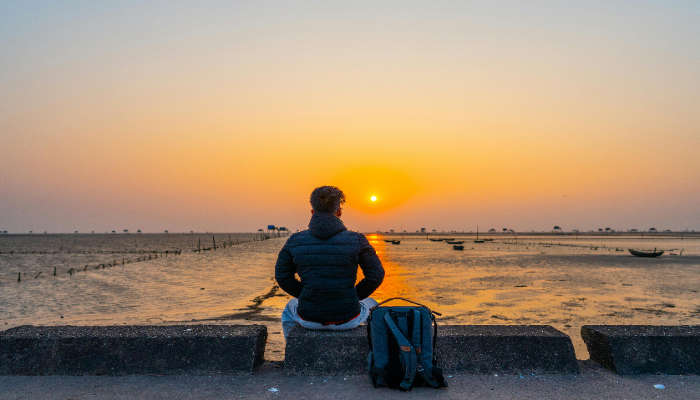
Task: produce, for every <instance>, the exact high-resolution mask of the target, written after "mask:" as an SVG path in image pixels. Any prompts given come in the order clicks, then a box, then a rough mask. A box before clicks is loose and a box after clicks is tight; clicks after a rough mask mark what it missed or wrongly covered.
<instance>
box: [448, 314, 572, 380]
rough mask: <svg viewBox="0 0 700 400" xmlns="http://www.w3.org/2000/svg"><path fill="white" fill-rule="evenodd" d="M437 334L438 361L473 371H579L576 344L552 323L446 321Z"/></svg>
mask: <svg viewBox="0 0 700 400" xmlns="http://www.w3.org/2000/svg"><path fill="white" fill-rule="evenodd" d="M439 331H440V332H439V334H438V351H437V353H438V363H439V364H440V365H441V366H442V367H443V368H444V369H445V370H448V371H463V372H470V373H493V372H501V373H521V374H531V373H534V374H551V373H568V374H572V373H578V363H577V362H576V355H575V354H574V346H573V344H572V343H571V339H570V338H569V336H567V335H566V334H564V333H562V332H560V331H558V330H556V329H554V328H552V327H551V326H549V325H446V326H440V328H439Z"/></svg>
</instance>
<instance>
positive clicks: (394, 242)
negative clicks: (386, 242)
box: [391, 240, 401, 244]
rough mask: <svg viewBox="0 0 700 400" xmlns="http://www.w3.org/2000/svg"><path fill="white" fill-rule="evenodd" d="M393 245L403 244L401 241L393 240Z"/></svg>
mask: <svg viewBox="0 0 700 400" xmlns="http://www.w3.org/2000/svg"><path fill="white" fill-rule="evenodd" d="M391 244H401V241H400V240H392V241H391Z"/></svg>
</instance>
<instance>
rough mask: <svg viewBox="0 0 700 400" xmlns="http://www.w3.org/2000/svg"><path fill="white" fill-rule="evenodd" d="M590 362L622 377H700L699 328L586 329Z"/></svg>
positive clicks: (644, 326)
mask: <svg viewBox="0 0 700 400" xmlns="http://www.w3.org/2000/svg"><path fill="white" fill-rule="evenodd" d="M581 336H582V337H583V340H584V341H585V342H586V346H587V347H588V352H589V353H590V355H591V360H593V361H595V362H597V363H599V364H601V365H602V366H604V367H606V368H608V369H610V370H612V371H615V372H617V373H618V374H621V375H627V374H650V373H664V374H700V325H695V326H651V325H610V326H607V325H606V326H602V325H585V326H583V327H581Z"/></svg>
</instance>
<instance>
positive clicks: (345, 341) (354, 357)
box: [284, 326, 369, 375]
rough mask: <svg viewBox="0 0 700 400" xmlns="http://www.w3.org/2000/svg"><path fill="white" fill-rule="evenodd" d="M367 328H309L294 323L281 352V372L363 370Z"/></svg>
mask: <svg viewBox="0 0 700 400" xmlns="http://www.w3.org/2000/svg"><path fill="white" fill-rule="evenodd" d="M368 353H369V344H368V343H367V327H366V326H360V327H359V328H355V329H352V330H349V331H312V330H308V329H305V328H302V327H300V326H295V327H294V328H292V330H291V331H290V332H289V337H287V344H286V347H285V352H284V369H285V372H287V373H291V374H296V375H338V374H364V373H367V354H368Z"/></svg>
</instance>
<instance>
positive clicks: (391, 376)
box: [367, 297, 447, 390]
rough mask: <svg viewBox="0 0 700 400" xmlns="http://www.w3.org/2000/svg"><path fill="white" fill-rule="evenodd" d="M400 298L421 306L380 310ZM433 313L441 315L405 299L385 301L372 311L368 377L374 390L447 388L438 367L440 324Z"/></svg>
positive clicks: (370, 317) (369, 324)
mask: <svg viewBox="0 0 700 400" xmlns="http://www.w3.org/2000/svg"><path fill="white" fill-rule="evenodd" d="M397 299H400V300H404V301H407V302H409V303H413V304H415V305H417V306H418V307H414V306H396V307H387V306H384V307H380V306H381V305H382V304H384V303H386V302H388V301H391V300H397ZM433 314H437V315H440V313H437V312H435V311H431V310H430V309H429V308H428V307H426V306H424V305H422V304H419V303H416V302H413V301H411V300H407V299H404V298H402V297H392V298H390V299H387V300H384V301H382V302H381V303H379V304H377V305H376V306H374V307H373V308H372V309H371V311H370V314H369V318H368V319H367V338H368V340H369V357H368V364H369V376H370V378H371V379H372V384H373V385H374V387H380V386H388V387H390V388H398V389H401V390H411V388H413V387H414V386H431V387H434V388H440V387H446V386H447V382H445V378H444V377H443V375H442V370H441V369H440V368H438V367H437V365H436V364H437V359H436V353H435V348H436V342H437V323H436V322H435V316H434V315H433Z"/></svg>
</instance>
